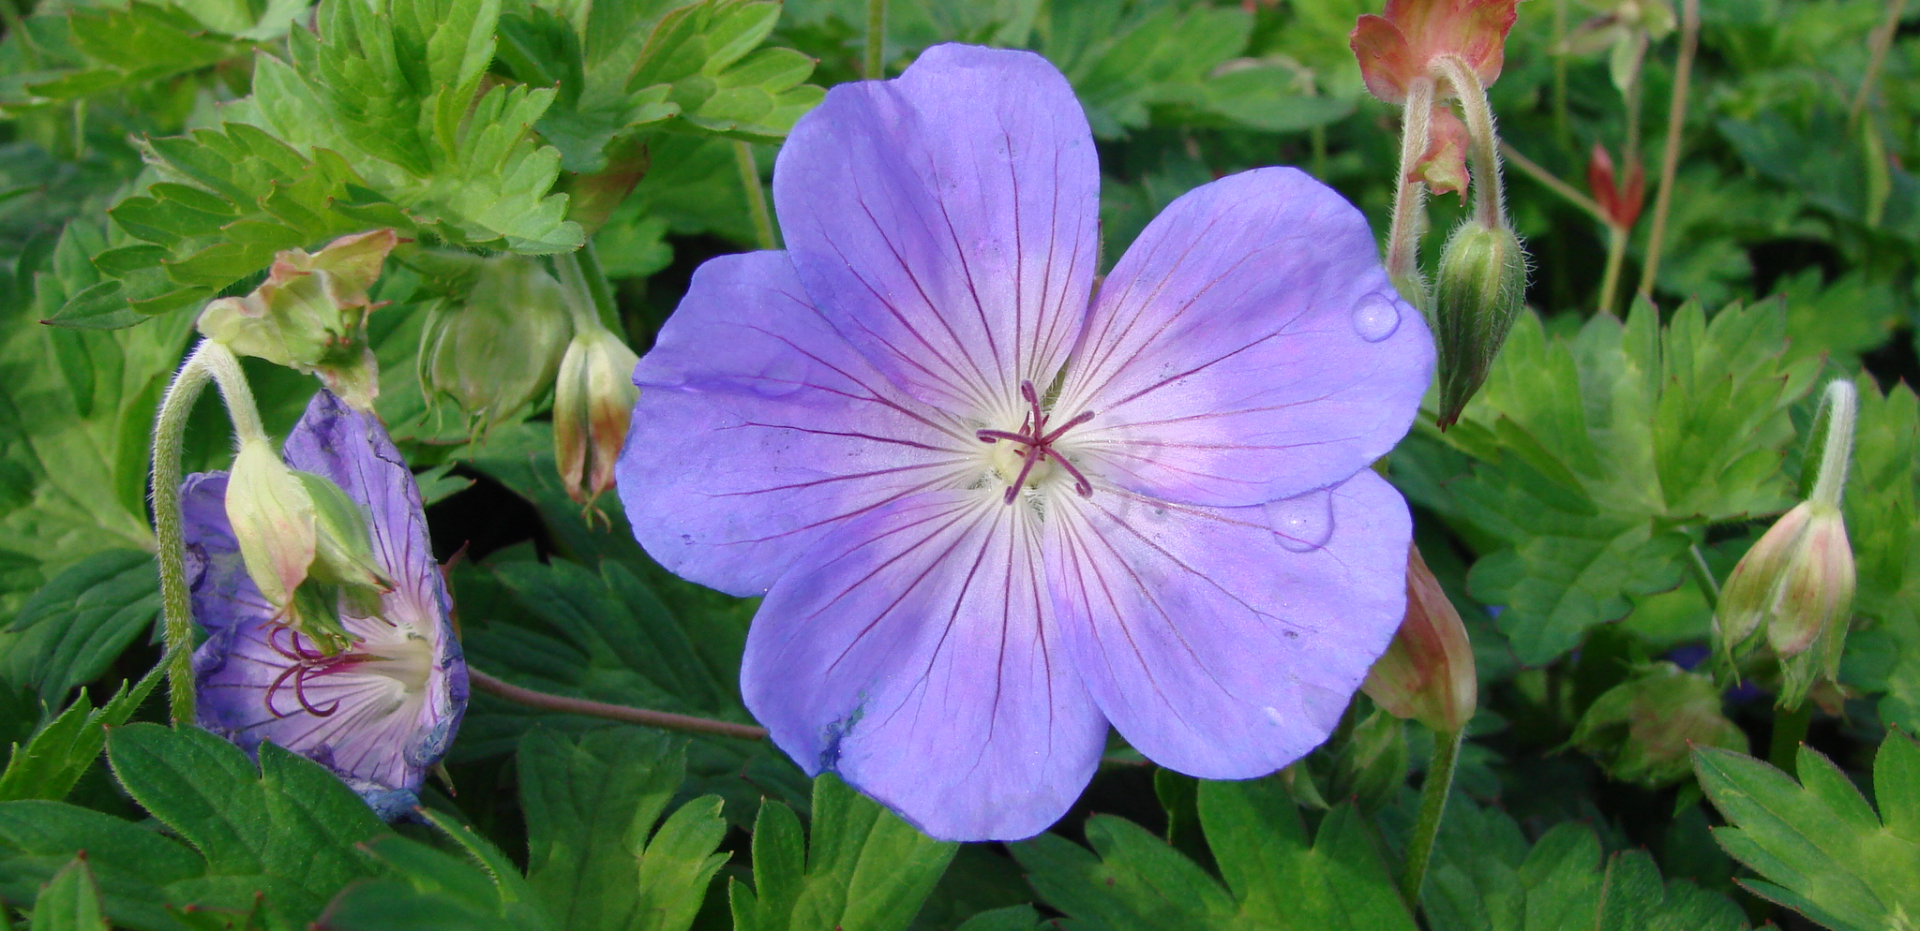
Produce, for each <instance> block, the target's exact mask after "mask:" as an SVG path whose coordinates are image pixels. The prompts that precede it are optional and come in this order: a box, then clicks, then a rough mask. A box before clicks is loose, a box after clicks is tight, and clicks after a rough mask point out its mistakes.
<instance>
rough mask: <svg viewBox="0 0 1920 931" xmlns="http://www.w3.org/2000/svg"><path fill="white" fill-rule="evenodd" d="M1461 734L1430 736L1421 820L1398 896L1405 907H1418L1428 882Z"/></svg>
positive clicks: (1458, 760) (1408, 853) (1421, 798)
mask: <svg viewBox="0 0 1920 931" xmlns="http://www.w3.org/2000/svg"><path fill="white" fill-rule="evenodd" d="M1462 734H1463V732H1462V731H1454V732H1453V733H1451V734H1442V733H1438V732H1436V733H1435V734H1434V735H1433V762H1432V764H1430V765H1429V766H1428V767H1427V780H1426V784H1425V785H1422V786H1421V787H1420V817H1419V820H1418V821H1415V822H1414V824H1413V839H1412V840H1411V841H1410V842H1408V844H1407V871H1406V873H1405V875H1404V877H1403V878H1402V879H1401V881H1400V894H1401V895H1402V896H1404V897H1405V898H1406V900H1407V907H1408V908H1419V906H1420V890H1421V887H1423V886H1425V885H1426V882H1427V861H1428V860H1430V859H1432V857H1433V842H1434V839H1435V838H1437V837H1439V836H1440V818H1441V816H1442V815H1444V814H1446V811H1447V796H1448V795H1450V794H1452V792H1453V770H1454V767H1455V765H1456V764H1458V763H1459V762H1460V738H1461V736H1462Z"/></svg>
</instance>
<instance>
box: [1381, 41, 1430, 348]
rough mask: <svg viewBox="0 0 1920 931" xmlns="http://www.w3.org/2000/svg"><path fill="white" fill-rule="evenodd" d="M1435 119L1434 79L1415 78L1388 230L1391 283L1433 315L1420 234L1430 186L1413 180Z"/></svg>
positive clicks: (1403, 126)
mask: <svg viewBox="0 0 1920 931" xmlns="http://www.w3.org/2000/svg"><path fill="white" fill-rule="evenodd" d="M1432 118H1433V79H1432V78H1424V77H1423V78H1415V79H1414V80H1413V81H1412V83H1411V84H1410V85H1409V86H1408V87H1407V103H1406V109H1405V110H1404V111H1403V116H1402V118H1401V121H1400V170H1399V173H1398V174H1397V175H1395V176H1394V179H1393V220H1392V222H1391V225H1390V226H1389V227H1388V229H1387V261H1386V265H1387V279H1388V280H1389V281H1392V282H1393V286H1394V287H1395V288H1396V289H1398V290H1399V291H1400V296H1401V297H1402V298H1405V299H1406V300H1407V301H1409V302H1411V303H1412V304H1413V305H1414V306H1416V307H1418V308H1420V309H1421V311H1423V312H1425V311H1430V310H1431V309H1432V301H1431V300H1430V299H1429V297H1428V295H1427V282H1426V279H1425V278H1423V277H1422V276H1421V274H1420V233H1421V228H1422V227H1423V226H1425V225H1426V223H1425V220H1426V200H1427V185H1426V183H1425V182H1423V181H1421V180H1419V179H1418V178H1415V177H1414V176H1413V168H1414V166H1415V165H1418V164H1419V163H1420V157H1421V156H1422V155H1425V154H1426V152H1427V129H1428V124H1429V122H1430V121H1431V120H1432Z"/></svg>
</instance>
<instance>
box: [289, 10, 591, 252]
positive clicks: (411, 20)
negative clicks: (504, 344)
mask: <svg viewBox="0 0 1920 931" xmlns="http://www.w3.org/2000/svg"><path fill="white" fill-rule="evenodd" d="M499 15H500V8H499V2H498V0H388V2H384V3H382V4H380V5H379V6H378V7H377V8H376V7H374V6H369V5H367V4H365V3H353V2H344V0H328V2H326V3H323V4H322V6H321V10H320V16H319V18H320V22H321V24H322V29H321V32H320V34H319V35H316V34H315V33H313V32H310V31H307V30H301V29H296V30H294V32H293V34H292V35H291V36H290V41H289V46H288V47H289V50H290V52H291V58H292V63H291V64H289V63H288V62H286V61H283V60H281V59H280V58H277V57H274V56H271V55H265V54H263V55H261V56H259V57H258V58H257V59H256V62H255V74H254V88H253V89H254V97H253V108H254V111H255V112H256V113H257V114H258V117H259V122H260V123H261V124H262V128H265V129H268V130H270V131H271V132H272V133H273V134H274V135H275V136H277V137H278V138H281V139H284V140H286V141H288V142H290V143H292V144H293V145H294V146H295V147H296V148H298V149H300V150H303V151H304V150H306V149H309V148H311V149H313V150H316V151H318V150H323V149H324V150H328V151H332V152H335V153H338V154H339V155H340V156H341V157H342V158H343V159H344V160H345V162H346V164H347V165H349V166H350V167H351V168H352V169H353V171H354V172H356V173H358V175H359V176H360V177H361V178H364V179H365V188H366V190H367V192H368V193H369V194H370V195H372V196H371V197H362V196H358V195H356V196H355V197H354V198H353V201H354V202H356V203H361V202H371V201H375V200H385V201H390V202H392V203H394V204H398V205H399V206H401V207H402V208H404V209H405V210H406V211H407V213H408V215H409V216H410V217H411V218H413V220H414V221H415V222H416V223H417V224H418V225H420V226H421V227H423V228H425V229H429V230H431V231H432V232H434V233H435V234H436V235H438V236H440V237H441V238H443V239H445V240H447V241H448V242H451V243H455V244H462V245H474V246H487V247H490V248H501V249H510V250H513V251H517V252H527V253H551V252H565V251H569V250H571V249H575V248H578V247H579V246H580V245H581V244H582V243H583V242H584V241H585V240H584V234H583V233H582V232H581V230H580V227H579V226H578V225H577V224H575V223H573V222H571V221H569V220H567V219H566V210H567V200H566V197H565V195H560V194H553V193H551V190H552V188H553V185H554V183H555V181H556V180H557V179H558V176H559V171H560V154H559V152H558V151H556V150H555V149H553V148H551V147H547V146H541V145H539V144H538V143H537V142H536V141H535V140H534V138H533V136H532V131H531V128H532V126H533V125H534V124H535V123H536V122H537V121H538V120H539V119H540V117H541V115H542V114H543V113H544V112H545V111H546V110H547V108H548V106H549V105H550V104H551V103H552V101H553V98H554V93H555V92H554V90H553V89H551V88H530V87H525V86H521V87H494V88H492V89H491V90H488V91H486V92H485V93H481V92H480V86H481V84H480V78H481V76H482V74H483V73H484V72H485V70H486V67H487V64H488V63H489V62H490V61H491V59H492V57H493V54H494V48H495V38H494V34H495V27H496V25H497V22H498V20H499ZM476 98H477V99H476Z"/></svg>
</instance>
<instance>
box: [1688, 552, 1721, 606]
mask: <svg viewBox="0 0 1920 931" xmlns="http://www.w3.org/2000/svg"><path fill="white" fill-rule="evenodd" d="M1687 554H1688V556H1689V559H1688V560H1687V569H1688V570H1689V571H1691V572H1692V573H1693V581H1694V584H1696V585H1698V586H1700V594H1701V595H1704V596H1706V599H1707V610H1709V611H1716V612H1717V611H1719V610H1720V583H1719V582H1716V581H1714V580H1713V569H1712V568H1711V567H1709V566H1708V565H1707V556H1706V554H1705V553H1702V552H1700V544H1698V543H1695V544H1693V545H1691V546H1689V547H1687Z"/></svg>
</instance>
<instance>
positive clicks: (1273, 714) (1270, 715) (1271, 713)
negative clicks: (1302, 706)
mask: <svg viewBox="0 0 1920 931" xmlns="http://www.w3.org/2000/svg"><path fill="white" fill-rule="evenodd" d="M1260 710H1261V711H1262V712H1264V713H1265V714H1266V716H1267V720H1269V721H1272V722H1273V723H1275V724H1285V723H1287V719H1286V718H1285V717H1283V716H1282V715H1281V714H1280V709H1278V708H1275V707H1272V706H1268V707H1265V708H1262V709H1260Z"/></svg>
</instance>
